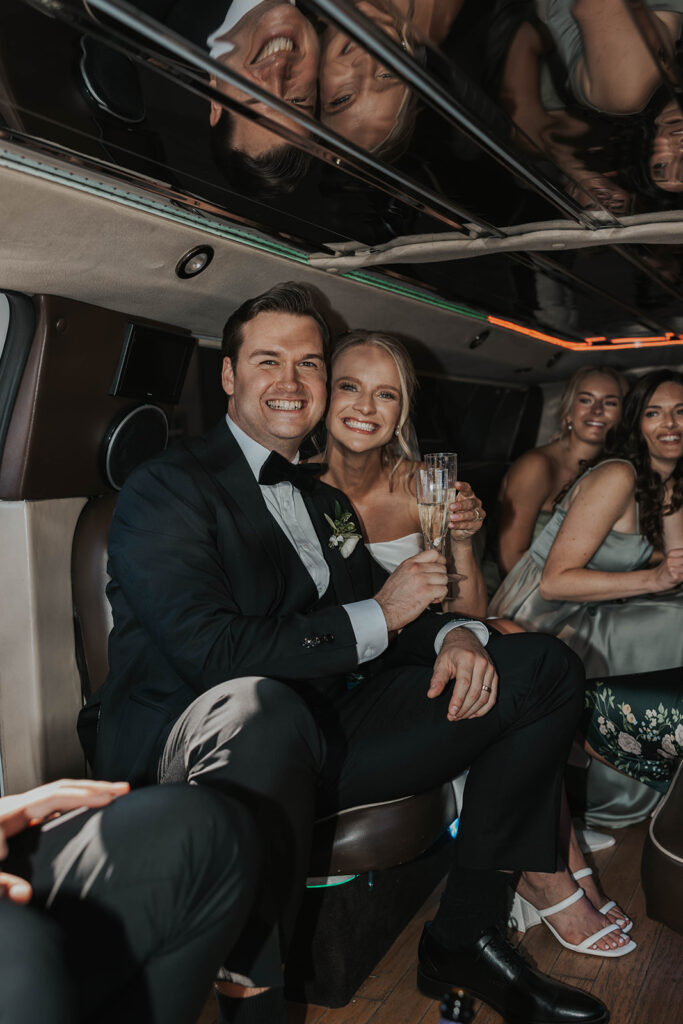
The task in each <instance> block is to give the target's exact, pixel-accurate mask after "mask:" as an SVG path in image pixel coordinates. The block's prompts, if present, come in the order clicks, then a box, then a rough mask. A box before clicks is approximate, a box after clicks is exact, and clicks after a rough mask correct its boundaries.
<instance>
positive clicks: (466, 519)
mask: <svg viewBox="0 0 683 1024" xmlns="http://www.w3.org/2000/svg"><path fill="white" fill-rule="evenodd" d="M456 489H457V497H456V499H455V501H452V502H451V503H450V505H449V506H448V529H449V531H450V536H451V541H453V542H454V543H455V544H457V543H459V542H460V543H462V542H463V541H469V540H471V539H472V537H474V535H475V533H478V532H479V530H480V529H481V528H482V526H483V524H484V520H485V519H486V512H485V511H484V507H483V505H482V503H481V501H480V500H479V498H478V497H477V496H476V494H475V493H474V491H473V490H472V488H471V486H470V485H469V484H468V483H466V482H465V481H464V480H458V481H457V483H456Z"/></svg>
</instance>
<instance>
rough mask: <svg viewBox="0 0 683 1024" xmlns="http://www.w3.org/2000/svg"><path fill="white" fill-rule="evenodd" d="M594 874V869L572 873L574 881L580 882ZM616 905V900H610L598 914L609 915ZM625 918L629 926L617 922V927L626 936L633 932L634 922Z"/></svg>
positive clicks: (600, 908) (584, 869)
mask: <svg viewBox="0 0 683 1024" xmlns="http://www.w3.org/2000/svg"><path fill="white" fill-rule="evenodd" d="M592 874H593V868H581V870H580V871H574V872H573V873H572V878H573V879H574V881H576V882H579V881H580V880H581V879H582V878H586V877H587V876H588V875H592ZM616 905H617V901H616V900H608V901H607V903H605V905H604V907H599V908H598V913H599V914H607V913H609V911H610V910H611V909H612V907H616ZM622 913H623V911H622ZM624 916H625V917H626V920H627V921H628V924H623V925H622V924H619V922H618V921H617V927H618V928H619V930H620V931H622V932H623V933H624V934H625V935H626V934H627V933H628V932H630V931H631V928H633V921H632V920H631V918H630V917H628V916H626V915H624Z"/></svg>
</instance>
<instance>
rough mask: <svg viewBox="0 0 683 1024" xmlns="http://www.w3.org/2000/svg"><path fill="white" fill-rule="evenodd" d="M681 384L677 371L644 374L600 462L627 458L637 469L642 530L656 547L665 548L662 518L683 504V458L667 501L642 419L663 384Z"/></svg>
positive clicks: (634, 388)
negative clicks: (641, 426)
mask: <svg viewBox="0 0 683 1024" xmlns="http://www.w3.org/2000/svg"><path fill="white" fill-rule="evenodd" d="M668 383H673V384H680V385H681V387H683V374H681V373H679V372H678V371H677V370H669V369H664V370H653V371H652V372H651V373H646V374H645V375H644V376H642V377H641V378H640V379H639V380H638V381H636V383H635V384H634V385H633V387H632V388H631V391H630V392H629V394H628V395H627V396H626V399H625V401H624V411H623V414H622V417H621V423H620V424H619V426H618V427H617V428H616V430H615V431H614V436H613V438H612V440H611V442H609V443H608V446H607V448H606V449H605V452H604V453H603V454H602V455H601V456H600V457H599V458H598V459H596V464H597V463H600V462H604V460H605V459H608V458H612V459H613V458H619V459H627V460H628V461H629V462H630V463H631V464H632V465H633V466H634V468H635V470H636V495H635V496H636V501H637V502H638V505H639V506H640V532H641V534H642V535H643V537H646V538H647V540H649V541H650V543H651V544H652V545H654V547H655V549H658V550H660V551H661V549H662V547H663V536H662V533H663V530H662V519H663V518H664V516H670V515H673V513H674V512H677V511H678V510H679V508H680V507H681V506H682V505H683V457H682V458H680V459H679V460H678V462H677V463H676V467H675V469H674V471H673V474H672V479H673V491H672V493H671V500H670V501H669V502H668V504H667V503H666V497H665V484H664V481H663V480H662V479H661V477H660V476H659V474H658V473H656V472H655V470H654V469H653V468H652V465H651V463H650V452H649V449H648V447H647V443H646V441H645V438H644V437H643V433H642V431H641V429H640V421H641V419H642V417H643V413H644V412H645V409H646V408H647V406H648V405H649V403H650V400H651V398H652V396H653V394H654V393H655V391H656V390H657V388H658V387H659V386H660V385H661V384H668Z"/></svg>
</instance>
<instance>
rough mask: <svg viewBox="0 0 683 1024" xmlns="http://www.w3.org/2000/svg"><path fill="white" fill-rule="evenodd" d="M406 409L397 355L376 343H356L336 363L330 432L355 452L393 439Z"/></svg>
mask: <svg viewBox="0 0 683 1024" xmlns="http://www.w3.org/2000/svg"><path fill="white" fill-rule="evenodd" d="M401 409H402V399H401V379H400V377H399V372H398V368H397V366H396V361H395V360H394V358H393V356H391V355H390V354H389V353H388V352H385V351H384V350H383V349H381V348H378V347H377V346H376V345H372V344H359V345H352V346H351V347H350V348H347V349H344V351H343V352H342V353H341V354H340V355H339V356H338V358H337V359H336V360H335V361H334V363H333V365H332V385H331V388H330V406H329V409H328V412H327V420H326V421H325V422H326V425H327V432H328V435H329V437H330V439H331V440H334V441H336V442H337V443H338V444H339V445H341V446H342V447H344V448H347V449H349V450H351V451H353V452H366V451H370V450H372V449H375V448H382V447H383V446H384V445H385V444H387V443H388V442H389V441H391V440H392V438H393V437H394V431H395V430H396V427H397V425H398V422H399V418H400V415H401Z"/></svg>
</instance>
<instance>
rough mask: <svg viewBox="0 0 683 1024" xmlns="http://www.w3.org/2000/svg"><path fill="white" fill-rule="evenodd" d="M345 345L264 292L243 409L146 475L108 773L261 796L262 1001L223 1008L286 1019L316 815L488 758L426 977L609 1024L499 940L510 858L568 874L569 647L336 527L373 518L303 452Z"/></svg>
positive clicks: (298, 304)
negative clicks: (449, 598) (526, 630)
mask: <svg viewBox="0 0 683 1024" xmlns="http://www.w3.org/2000/svg"><path fill="white" fill-rule="evenodd" d="M327 342H328V333H327V328H326V325H325V323H324V321H323V320H322V318H321V317H320V315H319V313H318V312H317V311H316V309H315V307H314V306H313V304H312V302H311V299H310V297H309V295H308V293H307V292H306V290H305V289H304V288H302V287H301V286H297V285H292V284H287V285H278V286H275V287H274V288H272V289H270V291H269V292H266V293H265V294H264V295H262V296H259V297H257V298H256V299H252V300H249V301H247V302H245V303H244V304H243V305H242V306H241V307H240V308H239V309H238V310H237V311H236V313H234V314H233V315H232V316H231V317H230V319H229V320H228V322H227V324H226V327H225V331H224V339H223V352H224V362H223V377H222V381H223V388H224V390H225V391H226V393H227V395H228V414H227V416H226V418H225V419H224V420H222V421H221V422H220V423H219V424H218V425H217V426H216V427H215V428H214V429H213V430H212V431H211V432H210V433H209V434H208V435H206V436H205V437H203V438H199V439H196V440H192V441H185V442H181V443H180V444H179V445H177V446H175V447H174V448H172V449H170V450H169V451H167V452H166V453H164V454H163V455H162V456H160V457H159V458H156V459H153V460H151V461H149V462H148V463H146V464H145V465H144V466H142V467H141V468H140V469H138V470H137V471H136V472H135V473H133V474H132V476H131V477H130V479H129V480H128V482H127V483H126V486H125V487H124V489H123V491H122V492H121V495H120V498H119V501H118V504H117V509H116V514H115V517H114V521H113V524H112V529H111V534H110V543H109V554H110V561H109V572H110V575H111V583H110V585H109V588H108V595H109V599H110V601H111V605H112V609H113V614H114V629H113V631H112V634H111V637H110V643H109V656H110V672H109V676H108V678H107V681H106V683H105V684H104V686H103V688H102V689H101V691H100V692H99V693H98V694H97V695H96V696H95V698H93V699H92V700H91V701H90V702H89V704H88V705H87V706H86V708H85V709H84V711H83V712H82V718H81V723H80V726H81V735H82V738H83V740H84V746H86V748H87V750H88V751H89V753H90V756H91V760H93V763H94V767H95V772H96V774H97V775H99V776H102V777H105V778H128V779H129V780H130V781H132V782H133V783H145V782H147V783H150V782H156V781H160V782H162V783H165V782H174V781H180V780H187V779H189V780H190V781H192V782H194V783H198V784H201V785H208V786H213V787H216V788H219V789H221V790H222V791H224V792H227V793H231V792H232V793H235V794H239V797H240V799H241V800H242V801H246V802H247V803H248V804H249V805H250V806H251V807H252V810H253V812H254V815H255V817H256V820H257V823H258V825H259V827H260V830H261V835H262V841H263V845H264V849H265V851H266V856H267V863H268V867H267V870H266V871H265V872H264V881H263V886H262V893H261V895H262V899H261V901H260V904H259V906H258V908H257V910H256V912H255V913H254V916H253V920H252V922H251V925H250V927H248V929H247V932H246V933H245V935H244V937H243V940H242V942H241V943H240V959H239V960H238V959H236V958H235V957H234V956H233V957H232V958H231V962H230V964H229V967H230V977H231V979H232V980H231V987H229V988H228V989H227V990H226V991H228V992H229V993H230V994H231V995H237V994H238V992H239V993H240V994H244V991H243V990H242V989H237V988H236V987H235V986H236V985H237V984H238V983H239V984H241V985H242V986H248V988H249V990H250V991H252V990H255V991H257V992H258V991H260V994H259V995H257V996H255V997H254V998H248V999H241V1000H240V999H223V1001H222V1012H223V1014H224V1016H223V1019H225V1020H227V1019H231V1020H245V1021H247V1020H253V1021H263V1022H264V1024H265V1022H266V1021H268V1022H269V1024H272V1022H274V1021H280V1020H283V1019H284V1018H283V1016H282V1009H281V1006H280V1007H279V1008H278V1006H277V1005H276V1002H277V1001H278V1000H281V993H280V992H278V994H277V995H276V994H274V990H273V987H275V989H276V990H277V987H278V986H279V985H281V980H280V978H281V959H282V957H283V956H284V951H283V947H282V941H283V940H284V941H285V942H286V938H287V935H288V933H289V931H290V929H291V925H292V921H293V917H294V914H295V911H296V907H297V902H298V899H299V897H300V894H301V891H302V885H303V879H304V877H305V874H306V862H307V853H308V848H309V841H310V832H311V825H312V821H313V817H314V814H320V813H330V812H331V811H334V810H336V809H338V808H343V807H349V806H353V805H356V804H361V803H372V802H374V801H383V800H389V799H392V798H396V797H400V796H405V795H407V794H410V793H415V792H421V791H423V790H426V789H429V788H431V787H433V786H435V785H437V784H438V783H440V782H444V781H446V780H448V779H450V778H452V777H453V776H455V775H456V774H457V773H458V772H459V771H461V770H462V769H463V768H465V767H467V766H470V774H469V778H468V783H467V806H466V808H465V810H464V813H463V814H462V815H461V824H460V832H459V835H458V838H457V840H456V842H455V844H454V865H453V868H452V870H451V872H450V875H449V880H448V884H447V886H446V890H445V893H444V897H443V900H442V903H441V907H440V909H439V912H438V914H437V915H436V918H435V920H434V922H433V923H432V925H431V926H430V927H429V928H428V929H427V930H426V931H425V935H424V936H423V940H422V945H421V951H420V974H419V981H420V985H421V987H422V989H423V991H425V992H427V993H428V994H431V995H433V996H434V997H437V996H439V995H441V994H442V993H443V991H445V990H446V989H447V988H448V987H449V986H450V985H455V984H458V985H463V986H469V987H470V988H471V990H472V991H474V992H476V993H477V994H478V995H480V996H481V997H482V998H484V999H486V1000H487V1001H489V1002H490V1003H491V1004H492V1005H494V1006H496V1007H497V1008H499V1009H501V1010H504V1012H505V1014H506V1020H508V1021H509V1022H511V1024H534V1022H536V1021H539V1022H540V1021H543V1022H545V1024H563V1022H565V1021H566V1022H569V1021H572V1022H576V1024H579V1022H591V1024H598V1022H600V1021H603V1020H606V1019H607V1018H606V1016H605V1010H604V1007H602V1005H601V1004H600V1003H598V1002H597V1001H596V1000H594V999H593V998H592V997H591V996H588V995H586V994H585V993H582V992H579V991H577V990H575V989H570V988H568V987H567V986H563V985H560V984H556V983H554V982H551V981H550V980H549V979H547V978H545V977H544V976H543V975H539V974H537V973H536V972H534V971H532V969H531V968H530V967H528V965H526V964H525V962H524V961H523V960H522V959H521V957H519V956H518V955H517V954H516V953H515V952H514V950H512V948H511V947H510V946H509V945H508V944H507V942H506V940H505V939H504V938H503V935H502V934H501V933H500V932H499V931H498V930H497V929H496V925H497V924H498V922H499V921H500V920H501V919H502V916H503V911H504V902H505V888H506V875H505V874H504V873H503V872H504V871H521V870H531V871H539V872H554V871H555V867H556V848H555V847H556V835H557V823H558V814H559V796H560V784H561V779H562V767H563V765H564V762H565V760H566V755H567V753H568V749H569V745H570V743H571V738H572V736H573V733H574V729H575V725H576V721H577V719H578V716H579V713H580V710H581V706H582V699H583V675H582V671H581V667H580V663H579V662H578V660H577V659H576V658H575V657H574V656H573V655H572V653H571V652H570V651H569V650H568V649H567V648H566V647H565V646H564V645H563V644H562V643H560V642H559V641H557V640H554V639H552V638H550V637H544V636H536V635H531V634H520V635H516V636H508V637H499V636H489V631H488V630H487V628H486V627H485V626H484V625H483V624H482V623H480V622H477V621H470V620H466V621H464V622H463V620H462V619H460V620H458V619H455V618H454V617H453V616H449V615H439V614H436V613H435V612H433V611H432V610H431V608H430V606H431V605H432V604H433V603H434V602H438V601H440V600H442V599H443V598H444V596H445V594H446V587H447V580H446V569H445V562H444V559H443V558H442V557H441V556H440V555H437V554H436V552H433V551H429V552H422V553H421V554H419V555H416V556H414V557H413V558H410V559H408V560H407V561H406V562H404V563H403V565H401V566H400V567H399V568H398V569H397V570H396V571H395V572H394V573H393V574H392V575H391V576H389V577H387V574H386V573H385V572H384V571H383V570H382V569H381V568H380V567H379V566H378V565H377V564H376V563H375V562H374V561H373V559H372V558H371V557H370V556H369V554H368V553H367V551H366V549H365V547H364V545H363V544H362V543H358V544H357V546H356V547H355V549H354V550H353V551H352V552H351V553H350V554H349V553H348V547H350V546H351V545H348V546H347V548H345V549H343V550H342V548H341V547H340V545H339V544H337V543H336V542H335V539H336V530H331V528H330V526H329V523H328V520H327V519H326V516H329V517H330V519H332V520H335V519H338V518H339V509H341V513H342V515H343V514H344V513H346V512H348V513H350V515H351V520H350V521H351V522H352V523H354V522H355V517H354V513H353V509H352V508H351V506H350V504H349V502H348V500H347V499H346V498H345V496H344V495H343V494H342V493H341V492H339V491H335V490H333V489H332V488H330V487H327V486H326V485H324V484H321V483H319V482H318V481H317V480H316V479H315V469H314V468H311V467H307V466H303V467H300V466H298V465H297V464H296V463H297V460H298V448H299V444H300V443H301V441H302V440H303V439H304V438H305V437H306V435H307V434H308V433H309V432H310V431H311V430H312V429H313V427H314V426H315V425H316V424H317V423H318V421H319V420H320V419H321V417H322V415H323V413H324V410H325V404H326V398H327V395H326V380H327V373H326V351H327ZM345 555H348V557H345ZM499 682H500V685H499ZM95 732H96V736H95ZM264 990H269V991H264Z"/></svg>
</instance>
